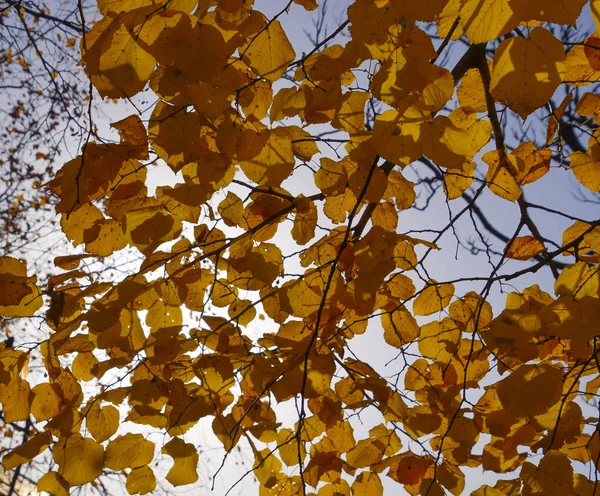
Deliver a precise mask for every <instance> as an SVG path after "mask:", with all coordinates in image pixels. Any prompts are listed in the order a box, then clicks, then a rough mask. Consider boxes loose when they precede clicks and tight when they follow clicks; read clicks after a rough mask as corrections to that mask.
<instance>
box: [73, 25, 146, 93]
mask: <svg viewBox="0 0 600 496" xmlns="http://www.w3.org/2000/svg"><path fill="white" fill-rule="evenodd" d="M105 39H106V41H107V42H109V45H108V46H106V47H103V51H102V52H101V55H100V57H99V59H98V69H97V70H98V73H99V74H100V75H102V76H105V77H106V78H108V79H109V80H110V81H111V83H112V85H113V87H112V88H110V87H98V86H96V88H97V89H98V91H99V92H100V95H101V96H103V97H106V96H107V97H111V98H115V97H117V98H123V97H129V96H133V95H135V94H137V93H139V92H140V91H141V90H143V89H144V86H146V83H147V82H148V80H149V79H150V75H151V74H152V71H153V70H154V66H155V64H156V60H155V59H154V57H153V56H152V55H150V54H149V53H148V52H147V51H146V50H144V49H143V48H142V47H140V45H139V44H138V42H137V39H136V37H135V36H134V35H133V33H132V32H131V28H130V27H129V26H126V25H125V24H121V25H120V26H119V27H118V29H116V30H115V31H114V33H112V36H111V38H110V41H109V40H108V37H106V38H105ZM84 60H85V57H84ZM86 67H88V69H89V66H86Z"/></svg>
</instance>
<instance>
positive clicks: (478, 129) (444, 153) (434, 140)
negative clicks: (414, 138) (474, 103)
mask: <svg viewBox="0 0 600 496" xmlns="http://www.w3.org/2000/svg"><path fill="white" fill-rule="evenodd" d="M491 130H492V126H491V124H490V122H489V121H488V120H487V119H478V118H477V116H476V115H475V114H466V113H465V112H464V111H463V110H462V109H456V110H454V111H452V112H451V113H450V114H449V115H448V116H437V117H436V118H435V119H433V120H432V121H426V122H424V123H423V125H422V126H421V133H422V135H421V138H420V139H421V141H422V146H423V149H424V153H425V155H427V156H428V157H429V158H430V159H431V160H433V161H434V162H435V163H436V164H437V165H441V166H444V167H447V168H449V169H461V168H462V167H463V166H464V165H465V164H466V163H468V162H470V161H471V160H472V159H473V157H474V156H475V154H476V153H477V152H479V150H481V148H482V147H483V146H484V145H485V144H486V143H487V142H488V141H489V140H490V134H491Z"/></svg>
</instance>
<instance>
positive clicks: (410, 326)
mask: <svg viewBox="0 0 600 496" xmlns="http://www.w3.org/2000/svg"><path fill="white" fill-rule="evenodd" d="M381 325H382V326H383V337H384V339H385V342H386V343H387V344H389V345H390V346H394V347H395V348H400V347H402V346H404V345H405V344H408V343H411V342H412V341H414V340H415V339H417V338H418V337H419V326H418V324H417V322H416V320H415V318H414V317H413V316H412V315H411V314H410V312H409V311H408V310H406V309H405V308H401V309H400V310H396V311H394V312H392V313H384V314H382V315H381Z"/></svg>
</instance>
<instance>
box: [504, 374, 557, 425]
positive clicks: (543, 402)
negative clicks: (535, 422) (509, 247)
mask: <svg viewBox="0 0 600 496" xmlns="http://www.w3.org/2000/svg"><path fill="white" fill-rule="evenodd" d="M495 387H496V391H497V392H498V398H499V399H500V402H501V403H502V406H503V407H504V409H505V410H506V411H507V412H508V413H509V414H511V415H513V416H514V417H517V418H518V417H530V416H533V415H539V414H541V413H544V412H545V411H547V410H548V409H549V408H550V407H551V406H552V405H554V404H556V403H557V402H558V401H559V400H560V397H561V394H562V390H563V371H562V370H561V369H559V368H557V367H553V366H552V365H549V364H544V363H541V364H535V365H521V366H520V367H519V368H517V369H516V370H514V371H512V373H511V374H510V375H509V376H508V377H506V378H505V379H502V380H501V381H500V382H498V383H497V384H496V386H495Z"/></svg>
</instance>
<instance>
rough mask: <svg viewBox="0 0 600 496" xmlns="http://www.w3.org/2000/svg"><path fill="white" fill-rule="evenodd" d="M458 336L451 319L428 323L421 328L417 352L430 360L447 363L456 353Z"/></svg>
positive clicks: (456, 328) (459, 333) (458, 333)
mask: <svg viewBox="0 0 600 496" xmlns="http://www.w3.org/2000/svg"><path fill="white" fill-rule="evenodd" d="M460 336H461V331H460V329H459V328H458V327H457V326H456V324H455V323H454V322H453V321H452V319H449V318H447V317H445V318H444V319H442V321H441V322H438V321H434V322H430V323H429V324H426V325H424V326H422V327H421V335H420V336H419V351H420V352H421V354H422V355H423V356H424V357H426V358H429V359H430V360H434V361H436V362H440V363H447V362H448V361H449V360H450V359H451V358H452V357H453V356H454V355H455V354H456V352H457V351H458V345H459V342H460Z"/></svg>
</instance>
